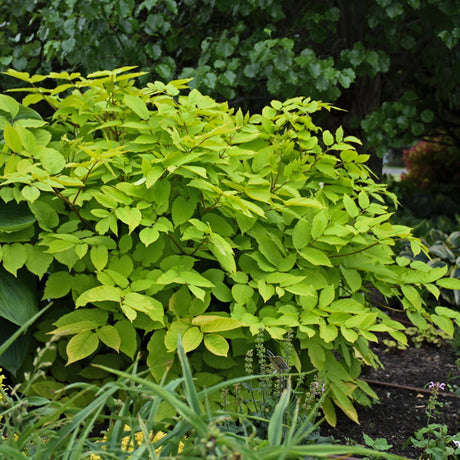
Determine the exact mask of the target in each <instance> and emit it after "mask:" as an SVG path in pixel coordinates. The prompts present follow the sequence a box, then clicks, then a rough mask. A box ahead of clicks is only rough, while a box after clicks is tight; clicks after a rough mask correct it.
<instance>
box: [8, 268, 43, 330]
mask: <svg viewBox="0 0 460 460" xmlns="http://www.w3.org/2000/svg"><path fill="white" fill-rule="evenodd" d="M37 312H38V303H37V297H36V293H35V288H34V285H33V283H32V282H31V281H30V280H29V282H27V281H26V280H25V279H23V278H15V277H14V276H12V275H10V274H9V273H7V272H6V271H5V270H3V269H0V316H1V317H2V318H5V319H7V320H8V321H11V322H12V323H14V324H17V325H19V326H20V325H22V324H24V323H25V322H27V321H28V320H29V319H30V318H32V316H34V315H35V314H36V313H37Z"/></svg>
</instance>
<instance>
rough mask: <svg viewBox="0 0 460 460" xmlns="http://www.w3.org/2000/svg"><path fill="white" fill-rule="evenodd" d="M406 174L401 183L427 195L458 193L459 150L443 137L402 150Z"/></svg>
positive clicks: (459, 179) (459, 188)
mask: <svg viewBox="0 0 460 460" xmlns="http://www.w3.org/2000/svg"><path fill="white" fill-rule="evenodd" d="M403 160H404V164H405V166H406V169H407V173H403V175H402V177H401V179H402V180H404V181H410V182H412V183H413V184H414V185H415V186H416V187H417V188H420V189H422V190H427V191H436V192H438V191H441V192H442V191H444V192H453V191H457V192H458V191H459V190H460V150H459V149H458V147H455V146H453V145H452V144H451V143H450V142H449V140H448V139H447V138H446V137H441V136H439V137H436V138H433V139H432V140H429V141H420V142H418V143H417V144H415V145H414V146H412V147H411V148H409V149H406V150H403Z"/></svg>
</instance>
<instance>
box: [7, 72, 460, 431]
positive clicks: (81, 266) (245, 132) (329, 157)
mask: <svg viewBox="0 0 460 460" xmlns="http://www.w3.org/2000/svg"><path fill="white" fill-rule="evenodd" d="M8 74H9V75H10V76H13V77H16V78H18V79H20V80H23V81H25V82H27V83H28V84H29V86H28V87H26V88H22V89H20V91H22V92H25V93H26V95H25V96H24V98H23V99H22V103H18V102H16V101H15V99H13V98H12V97H11V96H8V95H0V101H1V104H2V105H1V106H0V117H1V121H2V134H3V136H2V138H1V141H2V147H1V149H2V151H1V154H0V176H1V180H2V181H1V186H0V199H1V206H0V208H1V211H0V213H1V214H3V215H7V216H8V218H7V219H6V224H5V227H2V228H0V230H1V232H0V238H1V241H2V245H1V247H0V254H1V263H2V266H3V268H4V269H5V270H6V272H9V273H10V274H12V275H13V276H19V277H20V278H21V277H22V275H21V273H22V272H26V273H27V272H28V273H29V274H32V275H33V276H34V277H35V278H36V279H37V280H38V281H39V282H40V285H39V288H38V292H39V294H40V295H41V296H42V299H43V300H44V299H54V300H56V303H55V307H54V308H53V311H52V313H50V314H49V315H48V316H47V318H45V319H44V320H43V321H42V322H41V323H40V324H39V326H38V331H37V332H36V334H35V337H36V338H37V339H38V340H41V341H44V342H45V341H47V340H48V339H49V337H50V335H53V336H55V338H56V339H58V340H59V345H58V350H57V356H55V359H57V360H58V361H59V360H61V361H62V359H63V358H64V359H65V361H66V364H67V366H64V365H62V364H61V365H56V366H53V368H52V372H54V378H55V379H56V380H57V381H61V382H62V381H67V380H68V379H74V378H75V376H77V375H84V376H85V377H86V378H89V379H103V378H106V377H107V374H104V373H101V372H99V371H98V370H95V369H94V368H91V367H88V366H87V365H86V366H85V364H86V363H87V362H88V359H87V358H90V359H91V360H93V361H94V360H97V359H102V360H103V361H99V362H100V363H104V362H105V363H110V365H111V366H113V367H115V368H121V367H122V366H123V360H132V359H133V358H134V357H135V356H136V354H137V352H138V351H141V352H143V353H144V359H145V363H146V365H147V366H148V367H149V369H150V372H151V374H152V376H153V377H154V378H155V379H156V381H159V380H160V379H161V377H162V376H163V374H164V372H165V370H166V369H168V368H170V375H171V376H176V375H178V372H179V365H178V363H177V362H176V361H175V359H174V358H175V351H176V349H177V339H178V336H179V335H181V336H182V338H183V346H184V349H185V351H186V352H193V353H192V358H191V362H192V366H193V368H194V370H195V371H196V372H195V377H196V378H197V382H198V385H199V386H210V385H212V384H213V383H216V382H217V381H218V380H219V379H222V378H223V376H226V377H234V376H236V375H239V374H241V369H242V367H243V360H244V356H245V354H246V352H247V351H248V350H249V349H250V348H252V347H251V342H253V341H254V337H255V336H256V335H257V334H258V333H259V331H260V330H261V329H262V331H263V332H264V334H265V335H266V339H267V340H271V341H272V342H274V343H277V342H282V341H283V339H284V337H285V334H286V332H287V331H288V330H290V329H293V330H294V331H295V341H296V347H295V350H294V351H293V353H292V356H291V362H290V363H289V364H290V365H292V366H294V367H295V368H296V369H297V370H298V371H302V370H310V369H312V368H315V369H317V370H318V371H319V373H320V377H321V379H323V380H324V381H325V382H327V383H328V385H329V388H330V392H329V393H328V398H326V399H325V403H324V405H323V410H324V412H325V414H326V416H327V418H328V421H329V422H330V423H332V424H334V423H335V409H334V405H333V403H332V401H334V403H335V404H336V405H338V406H339V407H340V408H341V409H342V410H343V411H344V412H345V413H346V414H347V415H349V416H350V417H351V418H352V419H354V420H357V414H356V410H355V408H354V407H353V400H354V398H355V395H356V394H357V393H355V392H364V393H365V394H367V395H368V396H369V397H375V394H374V392H373V391H372V390H371V389H370V388H369V386H368V385H367V384H366V383H365V382H363V381H361V380H359V375H360V369H361V366H362V365H363V364H367V365H374V366H375V365H378V359H377V358H376V356H375V355H374V354H373V352H372V351H371V349H370V347H369V343H370V342H373V341H377V340H378V339H377V335H376V334H378V333H379V332H387V333H389V334H390V335H391V336H392V337H393V338H394V339H395V340H398V341H401V342H403V343H404V342H405V341H406V337H405V335H404V333H403V329H404V327H403V326H402V325H401V324H400V323H398V322H396V321H394V320H392V319H391V318H390V317H389V316H388V315H387V314H386V313H385V312H384V311H382V310H381V309H380V306H379V305H375V304H373V303H372V302H371V296H370V293H371V289H373V288H376V289H378V290H379V291H380V292H381V293H382V294H383V295H384V296H385V297H388V298H390V297H395V298H397V299H399V300H400V301H401V303H402V305H403V308H404V309H405V310H406V312H407V315H408V317H409V319H410V320H411V321H412V322H413V323H414V324H416V325H417V326H419V327H421V328H425V327H426V325H427V323H428V322H435V323H436V324H437V325H438V326H440V327H441V328H442V329H444V330H445V331H446V332H447V333H449V334H452V333H453V328H454V323H455V322H457V323H458V322H459V321H460V319H459V314H458V312H452V311H451V310H449V309H447V308H444V307H438V308H437V309H436V312H435V313H433V314H429V313H428V312H427V311H426V310H425V309H424V304H423V299H422V297H421V294H420V292H421V290H422V289H428V290H429V291H430V292H432V293H433V294H434V295H435V296H438V295H439V293H440V288H442V287H448V288H456V287H457V284H455V280H451V279H449V280H447V281H446V280H445V279H442V277H443V276H444V275H445V273H446V267H431V266H430V265H428V264H426V263H424V262H421V261H419V260H414V261H411V260H409V259H408V258H405V257H396V254H395V252H394V246H395V244H396V242H398V241H399V240H401V239H407V240H408V241H409V242H410V246H411V249H412V251H413V253H414V254H415V255H417V254H419V253H421V252H424V251H425V252H426V248H425V247H424V246H423V244H422V243H421V242H420V240H418V239H417V238H415V237H413V236H412V235H411V231H410V229H409V228H408V227H405V226H401V225H392V224H391V223H390V222H389V219H390V216H391V213H389V212H388V209H387V206H386V205H385V202H386V200H388V199H392V200H395V197H394V195H392V194H391V193H390V192H388V191H387V190H386V187H385V186H384V185H383V184H379V183H376V182H375V181H374V180H373V178H372V176H371V174H370V171H369V169H368V168H367V166H366V165H365V162H366V161H367V159H368V156H367V155H363V154H359V153H358V152H357V151H356V149H355V145H357V144H359V140H358V139H356V138H355V137H353V136H347V135H346V134H345V133H344V131H343V129H342V128H338V129H337V130H336V131H335V132H331V131H329V130H326V129H322V128H321V127H319V126H317V125H316V124H315V122H314V120H313V117H314V116H315V114H316V112H318V111H321V110H322V111H330V110H332V107H331V106H330V105H329V104H326V103H322V102H317V101H314V100H312V99H310V98H303V97H298V98H293V99H288V100H286V101H285V102H280V101H277V100H274V101H272V102H271V104H270V105H269V106H266V107H264V108H263V110H262V112H261V113H260V114H254V115H250V114H243V112H242V111H241V110H238V111H234V110H233V109H229V107H228V105H227V104H226V103H218V102H216V101H215V100H213V99H212V98H210V97H209V96H205V95H202V94H201V93H200V92H199V91H198V90H196V89H193V90H191V91H190V92H189V93H188V94H183V93H181V90H182V89H183V88H184V87H185V86H186V83H187V82H186V81H184V80H176V81H172V82H171V83H168V84H164V83H161V82H158V81H157V82H154V83H148V84H147V85H146V86H145V87H143V88H137V87H136V86H135V85H134V79H135V78H136V77H139V76H141V75H142V73H141V72H133V69H132V68H129V67H128V68H126V67H124V68H119V69H115V70H113V71H98V72H95V73H93V74H91V75H89V76H87V77H83V76H81V75H80V74H78V73H74V74H68V73H66V72H62V73H51V74H50V75H47V76H45V75H34V76H30V75H29V74H27V73H24V72H17V71H14V70H10V71H9V72H8ZM53 81H55V82H56V84H55V86H54V87H52V86H53V85H52V82H53ZM45 82H46V85H44V83H45ZM39 84H41V85H42V86H39ZM42 102H46V103H47V104H48V105H49V106H50V107H51V108H52V110H53V115H52V116H51V117H50V118H48V119H43V118H42V117H41V116H40V114H39V113H38V112H37V111H35V110H33V109H32V108H31V107H30V106H31V105H34V104H39V103H42ZM451 282H453V283H454V284H452V285H450V284H449V286H445V284H446V283H451ZM15 289H16V291H17V290H18V289H17V288H15ZM11 307H12V303H11V302H10V303H9V304H8V308H11ZM25 308H26V307H25V306H24V305H23V303H22V302H19V301H18V302H17V303H16V304H15V309H17V310H21V309H24V311H25ZM32 313H33V312H32V311H30V312H29V313H27V315H29V317H30V315H31V314H32ZM274 349H275V348H274ZM337 356H339V359H338V358H337ZM216 371H217V372H216ZM46 383H47V384H48V385H51V387H53V385H55V384H56V382H53V381H52V380H50V381H49V382H46ZM58 385H62V383H59V384H58Z"/></svg>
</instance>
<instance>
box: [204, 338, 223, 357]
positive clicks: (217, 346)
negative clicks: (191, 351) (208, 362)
mask: <svg viewBox="0 0 460 460" xmlns="http://www.w3.org/2000/svg"><path fill="white" fill-rule="evenodd" d="M204 346H205V347H206V348H207V349H208V350H209V351H210V352H211V353H212V354H214V355H217V356H227V355H228V350H229V345H228V342H227V340H225V339H224V337H222V336H221V335H220V334H206V335H205V336H204Z"/></svg>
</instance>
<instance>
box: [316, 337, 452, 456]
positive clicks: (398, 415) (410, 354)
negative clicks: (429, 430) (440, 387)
mask: <svg viewBox="0 0 460 460" xmlns="http://www.w3.org/2000/svg"><path fill="white" fill-rule="evenodd" d="M374 351H375V353H376V354H377V355H378V356H379V357H380V360H381V362H382V364H383V365H384V369H379V370H374V369H366V370H365V371H364V373H363V378H365V379H370V380H377V381H379V382H382V383H390V384H396V385H401V386H410V387H415V388H420V389H426V388H427V385H428V384H429V383H430V382H431V381H433V382H446V383H447V382H450V383H451V384H452V385H453V384H456V385H458V386H460V370H459V369H458V367H457V366H456V364H455V361H456V359H457V357H456V355H455V352H454V350H453V349H452V348H451V347H450V346H449V345H448V344H443V345H442V346H441V347H439V348H438V347H437V346H434V345H430V344H427V345H423V346H422V347H421V348H415V347H413V346H412V347H409V348H407V349H406V350H404V351H398V350H388V348H386V347H385V346H382V345H380V346H379V345H377V346H375V348H374ZM371 387H372V388H373V390H374V391H375V392H376V393H377V394H378V396H379V398H380V401H379V403H377V404H374V405H373V406H371V407H360V408H359V409H358V413H359V421H360V424H359V425H358V424H356V423H354V422H352V421H350V419H348V418H347V417H346V416H344V415H343V414H339V415H338V421H337V426H336V427H335V428H331V427H327V426H323V428H322V434H323V435H325V436H329V435H332V436H334V438H335V439H336V440H338V441H340V442H342V443H354V442H357V443H359V444H364V441H363V433H365V434H367V435H369V436H370V437H371V438H373V439H376V438H386V439H387V441H388V443H389V444H392V445H393V447H392V449H391V450H390V452H391V453H394V454H398V455H404V456H406V457H408V458H411V459H417V458H419V456H420V454H421V453H422V451H421V450H420V449H415V448H413V447H407V448H405V449H403V445H404V443H405V442H406V441H407V439H409V437H410V436H411V435H413V434H414V432H415V431H417V430H418V429H420V428H423V427H424V426H426V420H427V418H426V405H427V402H428V398H429V394H427V393H423V392H421V391H413V390H410V389H405V388H395V387H393V386H385V385H377V384H374V383H371ZM439 401H440V402H442V403H444V406H443V407H442V408H441V409H440V411H441V414H440V415H438V416H437V417H436V419H435V420H433V419H432V420H431V422H432V423H442V424H446V425H447V426H448V428H449V434H451V435H454V434H456V433H458V432H460V397H459V398H451V397H442V396H440V397H439Z"/></svg>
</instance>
